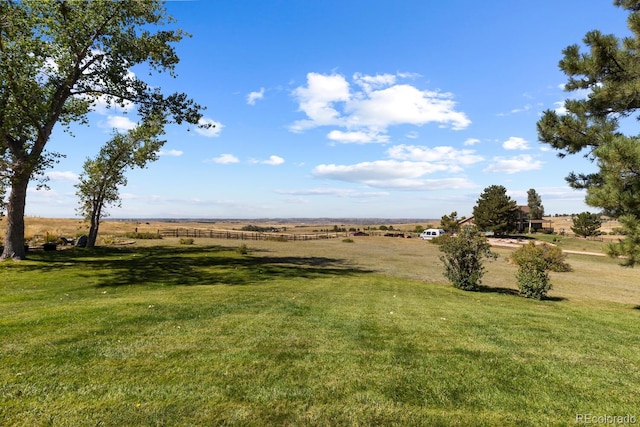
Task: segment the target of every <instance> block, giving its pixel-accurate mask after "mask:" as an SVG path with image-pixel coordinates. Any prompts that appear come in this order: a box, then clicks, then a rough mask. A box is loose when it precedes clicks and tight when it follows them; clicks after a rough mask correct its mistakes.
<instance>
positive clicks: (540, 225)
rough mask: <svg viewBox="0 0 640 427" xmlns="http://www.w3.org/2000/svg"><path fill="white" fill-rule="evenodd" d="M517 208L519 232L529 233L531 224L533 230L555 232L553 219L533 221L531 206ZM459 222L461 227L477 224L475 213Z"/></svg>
mask: <svg viewBox="0 0 640 427" xmlns="http://www.w3.org/2000/svg"><path fill="white" fill-rule="evenodd" d="M516 210H517V211H518V218H517V221H516V232H517V233H528V232H529V226H531V232H537V231H544V232H549V233H553V228H552V227H551V220H545V219H532V220H531V221H529V211H530V209H529V206H527V205H518V206H516ZM458 224H460V227H461V228H464V227H473V226H475V222H474V221H473V215H471V216H470V217H469V218H465V219H463V220H460V221H458ZM545 224H546V226H545Z"/></svg>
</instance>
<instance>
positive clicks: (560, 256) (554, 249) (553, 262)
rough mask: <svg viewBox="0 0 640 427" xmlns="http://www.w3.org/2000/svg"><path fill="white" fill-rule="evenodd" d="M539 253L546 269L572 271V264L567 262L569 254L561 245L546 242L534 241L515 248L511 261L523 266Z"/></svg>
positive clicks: (560, 271)
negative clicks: (538, 242)
mask: <svg viewBox="0 0 640 427" xmlns="http://www.w3.org/2000/svg"><path fill="white" fill-rule="evenodd" d="M532 252H534V254H532ZM537 253H539V255H540V256H541V257H542V259H543V260H544V262H545V269H546V270H549V271H554V272H557V273H562V272H567V271H571V266H570V265H569V264H568V263H567V254H565V253H564V252H562V249H561V248H560V247H558V246H554V245H548V244H546V243H543V244H541V245H536V244H535V242H533V241H531V242H529V244H527V245H525V246H522V247H520V248H518V249H517V250H515V251H514V252H513V254H511V262H513V263H514V264H515V265H517V266H521V265H522V264H523V263H525V262H527V261H528V260H530V259H531V257H532V256H534V255H535V254H537Z"/></svg>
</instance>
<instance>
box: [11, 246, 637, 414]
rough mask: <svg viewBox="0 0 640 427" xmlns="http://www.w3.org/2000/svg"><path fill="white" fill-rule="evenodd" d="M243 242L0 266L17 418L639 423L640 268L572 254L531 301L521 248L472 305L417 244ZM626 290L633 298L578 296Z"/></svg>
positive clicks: (42, 257) (428, 249)
mask: <svg viewBox="0 0 640 427" xmlns="http://www.w3.org/2000/svg"><path fill="white" fill-rule="evenodd" d="M240 243H241V242H237V243H229V242H218V243H215V242H207V243H205V244H203V243H201V242H199V244H197V245H193V246H184V245H183V246H178V245H175V246H174V245H170V244H167V243H166V242H165V244H164V245H163V246H148V247H128V248H120V249H114V248H99V249H97V250H95V251H86V250H77V249H74V250H66V251H58V252H54V253H44V252H40V253H34V254H31V255H30V259H29V260H27V261H23V262H5V263H2V264H0V334H1V341H0V425H2V426H4V425H8V426H34V425H36V426H37V425H60V426H77V425H113V426H115V425H117V426H139V425H167V426H169V425H172V426H174V425H184V426H187V425H189V426H191V425H296V426H298V425H317V426H325V425H363V426H364V425H399V426H405V425H461V426H468V425H489V426H493V425H500V426H504V425H518V426H523V425H524V426H526V425H531V426H537V425H575V422H576V415H577V414H594V415H627V414H631V415H634V416H636V418H640V410H639V409H638V401H640V386H639V384H640V352H639V351H638V349H639V348H640V335H639V334H638V322H639V320H640V310H639V308H640V307H639V306H638V304H640V298H638V300H637V301H636V300H635V299H634V298H637V297H638V296H639V295H640V289H638V288H639V287H640V283H639V282H640V280H639V281H636V282H634V283H628V282H629V279H630V278H637V277H640V276H638V274H640V273H639V272H638V271H632V270H625V269H622V268H621V267H618V266H617V265H616V264H615V262H614V261H613V260H607V259H599V258H597V257H592V258H589V259H586V258H585V257H584V256H578V257H576V258H573V259H572V258H570V262H572V264H574V268H576V265H577V266H579V267H580V268H579V269H577V271H575V272H573V273H562V274H564V275H565V276H561V275H554V276H553V278H552V280H555V282H554V283H558V285H557V290H556V292H555V293H554V291H553V290H552V292H551V296H552V298H551V299H550V300H547V301H541V302H540V301H534V300H528V299H525V298H521V297H518V296H517V295H515V291H514V290H513V289H514V286H513V279H512V277H513V274H514V273H515V269H514V268H513V266H510V265H508V264H507V263H506V261H505V256H506V255H508V254H507V253H506V252H505V251H504V250H502V251H501V252H504V253H502V255H503V257H502V258H501V259H499V260H498V261H496V262H494V263H491V264H489V265H488V268H489V272H488V274H487V279H486V280H485V284H486V285H487V287H486V288H485V289H484V290H483V291H482V292H473V293H472V292H464V291H459V290H456V289H453V288H452V287H451V286H450V285H448V284H447V283H445V282H444V280H443V279H442V277H441V270H438V268H440V267H438V264H439V263H438V261H437V248H435V246H434V245H429V244H427V243H425V242H418V241H415V239H414V241H405V240H402V239H400V240H396V239H383V238H381V239H370V240H366V241H365V240H356V242H355V243H343V242H340V241H338V240H333V241H326V242H323V241H319V242H299V243H292V242H290V243H273V242H271V243H270V242H245V243H247V244H248V246H249V248H250V249H251V250H250V253H249V255H245V256H243V255H240V254H239V253H238V252H237V251H235V249H234V247H233V246H232V245H235V246H237V244H240ZM598 263H600V264H598ZM377 266H379V268H378V267H377ZM589 268H593V271H602V272H604V274H605V275H606V276H607V277H608V279H607V280H608V282H607V281H605V282H604V284H603V283H601V282H594V284H592V283H589V277H591V276H592V275H593V274H589V271H590V270H588V269H589ZM618 271H621V273H619V275H616V274H617V273H615V272H618ZM420 276H424V277H425V278H426V279H420ZM612 277H614V278H615V279H611V278H612ZM611 280H614V281H615V280H617V281H618V282H616V283H612V282H611ZM585 281H586V283H585ZM609 283H610V284H611V285H612V286H614V285H615V286H618V291H617V292H618V294H617V295H622V296H620V298H618V299H619V300H616V299H615V298H614V300H613V301H612V300H611V298H600V297H599V296H600V295H606V289H601V290H600V291H597V292H596V291H592V292H591V293H589V292H586V291H585V292H584V293H581V292H580V291H579V290H580V289H581V287H584V289H585V290H586V289H588V288H593V287H598V288H602V287H606V286H608V284H609ZM620 288H624V292H626V293H623V294H621V293H620V292H622V291H620V290H619V289H620ZM582 294H584V296H580V295H582ZM620 299H621V300H620Z"/></svg>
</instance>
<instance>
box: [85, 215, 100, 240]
mask: <svg viewBox="0 0 640 427" xmlns="http://www.w3.org/2000/svg"><path fill="white" fill-rule="evenodd" d="M99 227H100V216H99V213H96V211H95V210H94V211H93V212H92V213H91V227H89V235H88V236H87V247H88V248H93V247H95V246H96V240H97V239H98V228H99Z"/></svg>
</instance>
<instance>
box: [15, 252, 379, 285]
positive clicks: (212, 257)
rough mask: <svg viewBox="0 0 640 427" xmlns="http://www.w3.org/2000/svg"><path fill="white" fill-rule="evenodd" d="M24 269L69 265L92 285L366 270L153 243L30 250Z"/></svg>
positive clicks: (244, 280)
mask: <svg viewBox="0 0 640 427" xmlns="http://www.w3.org/2000/svg"><path fill="white" fill-rule="evenodd" d="M30 259H31V260H33V261H36V262H35V263H34V264H31V265H29V266H28V267H26V266H25V267H26V268H28V269H30V270H33V269H39V270H42V271H43V272H44V273H51V274H54V272H55V271H59V270H60V269H62V268H74V269H77V270H78V275H79V276H81V277H85V278H86V279H87V280H90V281H91V282H93V283H96V286H98V287H109V286H127V285H174V286H193V285H236V286H237V285H255V284H260V283H265V282H268V281H272V280H282V279H299V278H305V279H314V278H320V277H328V276H349V275H355V274H363V273H371V272H372V271H369V270H364V269H360V268H355V267H353V266H352V265H349V263H348V261H347V260H344V259H337V258H326V257H313V256H311V257H310V256H299V257H298V256H282V257H279V256H269V255H257V256H254V255H240V254H239V253H238V252H237V250H236V248H235V247H223V246H204V247H203V246H180V247H176V246H153V247H144V248H133V247H127V248H102V247H101V248H93V249H90V250H88V249H72V250H64V251H57V252H50V253H38V254H32V255H31V256H30Z"/></svg>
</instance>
